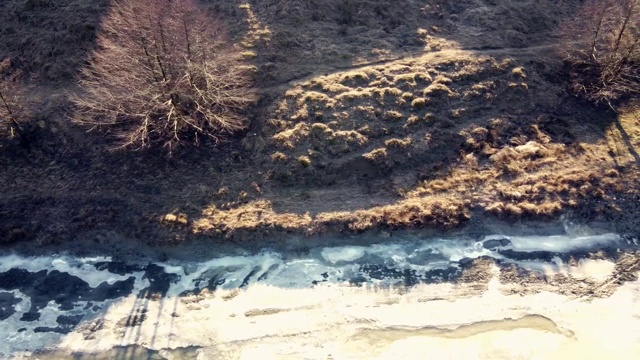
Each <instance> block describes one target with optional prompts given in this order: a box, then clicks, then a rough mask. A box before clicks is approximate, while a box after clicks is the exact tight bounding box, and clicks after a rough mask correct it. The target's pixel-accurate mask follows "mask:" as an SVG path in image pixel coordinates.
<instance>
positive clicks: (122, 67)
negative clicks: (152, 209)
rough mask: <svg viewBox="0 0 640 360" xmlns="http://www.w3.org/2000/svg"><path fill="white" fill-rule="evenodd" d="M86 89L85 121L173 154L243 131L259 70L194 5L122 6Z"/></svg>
mask: <svg viewBox="0 0 640 360" xmlns="http://www.w3.org/2000/svg"><path fill="white" fill-rule="evenodd" d="M80 85H81V88H82V90H83V91H82V92H81V93H80V95H78V96H76V97H74V102H75V104H76V105H77V106H78V109H79V116H78V118H77V121H79V122H80V123H83V124H89V125H93V126H94V127H96V126H97V127H103V128H104V127H106V128H108V129H109V132H110V133H111V134H114V135H115V136H116V137H117V138H118V140H119V145H120V146H121V147H137V148H144V147H149V146H152V145H163V146H165V147H166V148H168V149H169V151H171V150H172V149H174V148H175V146H176V145H178V144H179V143H180V142H181V141H182V140H187V139H188V140H190V141H194V142H198V138H199V137H200V136H203V135H204V136H207V137H210V138H213V139H214V140H215V141H218V140H220V139H223V138H224V137H225V136H228V135H229V134H231V133H233V132H235V131H238V130H241V129H242V128H243V127H245V121H244V119H243V117H242V116H241V114H240V112H241V110H242V109H243V108H244V107H246V106H247V105H248V104H250V103H251V102H253V101H254V99H255V93H254V91H253V90H252V88H251V68H250V67H248V66H245V65H244V64H243V60H242V55H241V52H240V51H239V50H238V49H236V48H234V47H233V46H232V45H231V44H230V43H229V42H228V41H227V40H226V38H225V35H224V32H223V29H222V26H221V25H220V23H219V22H218V21H216V20H215V19H212V18H211V17H210V16H208V15H206V12H205V11H204V10H203V9H202V8H200V7H199V6H198V5H197V3H196V2H195V1H194V0H157V1H147V0H115V1H114V2H113V5H112V8H111V10H110V12H109V13H108V14H107V16H106V17H105V19H104V21H103V23H102V25H101V28H100V30H99V33H98V36H97V50H96V51H95V52H94V53H93V54H92V56H91V57H90V59H89V66H88V67H87V68H86V69H84V70H83V72H82V75H81V78H80Z"/></svg>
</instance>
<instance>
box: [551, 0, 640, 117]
mask: <svg viewBox="0 0 640 360" xmlns="http://www.w3.org/2000/svg"><path fill="white" fill-rule="evenodd" d="M560 34H561V36H562V38H563V41H562V42H561V48H562V50H563V51H564V52H565V55H566V61H567V63H568V65H569V67H570V75H571V89H572V90H573V91H574V92H575V93H576V94H578V95H581V96H584V97H586V98H587V99H589V100H592V101H595V102H602V101H604V102H606V103H608V104H610V105H611V102H613V101H616V100H619V99H621V98H623V97H625V96H631V95H634V94H637V93H638V92H640V86H639V75H638V74H640V43H639V40H640V0H589V1H587V2H585V4H584V5H583V6H582V8H581V10H580V11H579V12H578V14H577V16H576V17H575V19H573V20H572V21H569V22H567V23H565V24H563V25H562V26H561V28H560Z"/></svg>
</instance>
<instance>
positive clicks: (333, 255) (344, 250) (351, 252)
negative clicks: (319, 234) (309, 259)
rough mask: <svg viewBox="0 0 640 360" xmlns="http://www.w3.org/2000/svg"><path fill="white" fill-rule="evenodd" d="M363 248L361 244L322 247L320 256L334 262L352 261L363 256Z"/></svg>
mask: <svg viewBox="0 0 640 360" xmlns="http://www.w3.org/2000/svg"><path fill="white" fill-rule="evenodd" d="M365 249H366V248H364V247H362V246H340V247H327V248H324V249H322V253H321V254H322V257H323V258H324V259H325V260H326V261H328V262H330V263H332V264H335V263H337V262H340V261H354V260H358V259H360V258H361V257H363V256H364V253H365Z"/></svg>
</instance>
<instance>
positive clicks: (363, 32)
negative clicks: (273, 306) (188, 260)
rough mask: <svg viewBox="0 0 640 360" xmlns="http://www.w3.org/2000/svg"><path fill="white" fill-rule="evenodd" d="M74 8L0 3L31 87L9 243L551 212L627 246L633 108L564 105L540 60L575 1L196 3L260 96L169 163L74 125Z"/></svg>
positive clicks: (0, 48) (275, 232)
mask: <svg viewBox="0 0 640 360" xmlns="http://www.w3.org/2000/svg"><path fill="white" fill-rule="evenodd" d="M82 3H83V4H80V3H79V2H77V1H74V0H66V1H59V2H51V1H31V0H30V1H26V2H24V1H17V0H11V1H4V2H2V4H0V14H2V15H0V16H2V18H1V19H0V24H2V25H1V26H2V29H0V32H2V34H12V35H11V36H2V41H0V58H2V59H5V60H6V59H9V60H10V63H11V67H10V68H9V70H7V71H8V74H7V75H8V77H11V78H22V79H30V80H29V81H26V82H24V83H22V82H16V83H15V84H16V86H17V87H22V86H23V85H24V86H25V89H26V90H25V92H26V94H27V95H26V96H25V97H24V98H23V99H24V102H25V103H26V104H27V105H28V106H27V107H28V108H29V111H30V114H31V119H32V120H31V122H30V123H29V128H30V129H31V130H30V137H29V139H27V141H24V142H23V143H21V144H13V143H7V144H3V147H2V148H0V150H1V151H2V153H0V167H1V168H2V172H1V173H0V185H1V188H2V195H1V196H0V231H1V233H0V239H1V242H2V243H4V244H9V245H10V246H14V247H15V248H21V247H22V248H23V249H24V250H27V249H33V247H34V244H35V245H37V246H41V247H42V248H43V249H46V248H47V246H50V245H54V246H55V245H56V244H68V243H75V244H78V246H80V247H81V248H84V249H85V250H86V251H92V250H95V249H104V250H107V251H109V250H110V249H113V247H114V245H116V246H117V247H120V246H122V244H124V243H127V242H129V243H130V242H134V243H136V242H137V243H146V244H154V245H158V244H174V243H178V242H183V241H185V240H187V239H192V238H201V239H205V240H207V241H210V240H211V239H217V240H221V239H227V240H234V241H246V240H261V239H275V238H278V237H282V236H285V237H286V236H291V235H313V234H320V233H327V232H329V233H349V234H351V233H358V232H362V231H374V232H378V231H383V233H386V232H387V231H389V230H393V229H399V228H418V229H454V228H460V227H462V226H465V225H474V224H475V225H478V224H482V223H484V222H486V221H487V220H488V219H493V218H500V219H503V220H506V221H510V222H513V221H516V220H541V219H542V220H545V219H552V218H556V217H557V216H560V215H561V214H564V215H566V216H568V217H569V218H572V219H574V220H577V221H579V222H594V221H601V222H607V223H608V224H609V225H608V227H609V230H612V231H618V232H621V233H623V234H628V235H632V236H635V235H637V234H638V228H637V225H636V221H634V217H635V216H634V214H637V204H638V197H639V195H638V192H637V190H638V189H639V187H638V181H639V177H638V174H639V173H638V165H639V158H638V147H639V146H640V133H639V130H638V128H639V127H638V125H639V124H638V122H639V119H638V116H639V115H638V106H637V105H636V104H634V103H631V104H629V106H628V107H626V108H624V109H623V110H622V111H621V113H620V114H615V113H613V112H611V111H608V110H606V109H597V108H594V107H593V106H591V105H589V104H585V103H582V102H580V101H578V100H577V99H575V98H573V97H572V96H570V95H569V94H568V93H567V92H566V90H565V86H566V83H565V81H566V78H565V77H564V75H563V72H562V63H561V61H560V59H559V58H558V57H557V56H555V55H554V52H553V44H554V37H553V29H554V27H555V26H556V25H557V24H559V23H560V22H561V21H562V20H563V19H564V18H565V17H567V16H571V14H572V12H573V11H575V8H576V6H577V4H578V3H579V2H578V1H561V2H557V1H543V2H542V3H543V4H541V2H540V1H519V2H515V1H514V2H512V1H508V0H502V1H482V0H474V1H470V0H469V1H458V2H455V3H452V2H449V1H431V2H429V3H428V4H425V2H421V1H409V0H408V1H402V2H401V4H398V2H392V1H384V0H378V1H374V0H331V1H270V2H264V1H259V2H258V1H255V2H249V3H246V4H243V2H240V1H228V2H222V1H206V2H205V3H206V4H207V5H208V6H210V7H211V9H212V10H215V11H217V13H219V14H220V16H221V17H222V18H223V19H224V20H225V21H227V23H228V24H229V26H230V33H231V35H232V38H233V40H234V41H235V42H237V44H238V46H242V47H244V48H245V49H246V56H247V59H248V60H249V61H251V62H253V64H255V65H256V67H257V69H258V72H257V74H256V86H257V87H258V89H259V90H260V91H261V94H262V98H261V100H260V102H259V103H258V105H257V106H256V107H255V108H254V109H251V111H250V114H249V115H248V116H249V118H250V119H249V120H250V127H249V129H248V131H247V133H245V134H241V135H239V136H238V138H237V139H232V140H231V141H230V142H229V143H227V144H224V145H223V146H222V147H219V148H215V149H214V148H212V147H211V146H210V145H209V144H203V145H202V146H200V147H198V148H184V149H182V150H181V151H178V152H177V153H176V154H174V156H173V157H172V158H166V156H165V155H164V154H163V153H160V152H137V153H112V152H109V151H107V150H106V149H107V148H108V144H106V143H105V140H104V138H103V137H102V136H101V134H99V133H93V132H92V133H86V132H85V131H84V129H79V128H76V127H74V126H72V125H70V123H69V121H68V118H69V116H71V115H72V111H73V109H72V108H70V107H69V104H68V101H67V95H66V94H67V93H68V91H74V84H73V81H72V78H71V76H72V75H73V74H75V73H76V72H77V70H78V69H79V68H81V66H82V65H83V63H82V62H83V59H84V56H83V54H84V52H86V51H91V50H92V38H93V37H92V36H90V35H91V29H95V28H97V27H98V26H99V19H100V14H101V11H102V12H103V11H104V9H105V2H103V1H94V2H82ZM85 13H91V14H92V16H93V17H92V16H88V17H87V16H84V15H83V14H85ZM81 17H82V19H80V18H81ZM80 23H82V24H85V25H83V27H82V28H83V29H85V30H86V31H88V35H87V36H84V35H82V36H80V35H79V34H78V33H77V31H76V30H74V29H75V28H76V27H75V25H74V26H71V25H69V24H80ZM41 25H42V26H41ZM36 27H38V28H41V30H39V31H42V32H44V33H43V34H40V35H38V34H39V33H38V32H34V29H35V28H36ZM25 34H30V35H29V37H28V39H31V40H21V39H24V36H25ZM78 36H80V37H78ZM55 39H65V40H63V41H62V40H61V41H57V40H55ZM21 41H27V42H28V44H30V45H29V46H26V45H25V44H26V43H25V44H23V45H20V42H21ZM43 63H44V64H48V66H44V67H43V66H41V65H42V64H43ZM49 65H50V66H49ZM54 65H55V66H54ZM481 228H482V227H481ZM480 231H481V230H480ZM82 244H84V245H82ZM86 244H91V245H90V246H88V247H87V246H86Z"/></svg>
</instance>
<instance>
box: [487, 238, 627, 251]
mask: <svg viewBox="0 0 640 360" xmlns="http://www.w3.org/2000/svg"><path fill="white" fill-rule="evenodd" d="M504 238H507V239H508V240H509V241H510V242H511V244H510V245H508V246H506V248H510V249H513V250H515V251H523V252H532V251H550V252H557V253H568V252H571V251H576V250H582V249H593V248H597V247H606V246H612V245H615V244H616V243H618V242H620V239H621V238H620V236H619V235H616V234H602V235H592V236H570V235H552V236H513V237H507V236H503V235H490V236H486V237H485V238H484V240H483V241H487V240H494V239H504Z"/></svg>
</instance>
